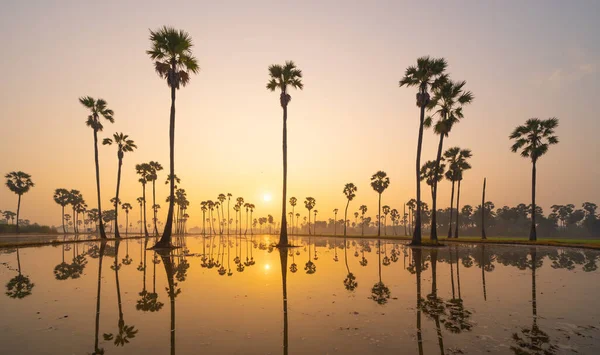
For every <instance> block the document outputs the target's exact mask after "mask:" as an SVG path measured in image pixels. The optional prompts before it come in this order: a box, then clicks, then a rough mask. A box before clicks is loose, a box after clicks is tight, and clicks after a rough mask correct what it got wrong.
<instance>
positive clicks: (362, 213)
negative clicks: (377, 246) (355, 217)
mask: <svg viewBox="0 0 600 355" xmlns="http://www.w3.org/2000/svg"><path fill="white" fill-rule="evenodd" d="M358 209H359V210H360V213H361V215H360V219H361V220H363V221H364V219H365V213H367V205H360V207H359V208H358ZM361 228H362V229H361V234H360V235H365V224H364V223H361Z"/></svg>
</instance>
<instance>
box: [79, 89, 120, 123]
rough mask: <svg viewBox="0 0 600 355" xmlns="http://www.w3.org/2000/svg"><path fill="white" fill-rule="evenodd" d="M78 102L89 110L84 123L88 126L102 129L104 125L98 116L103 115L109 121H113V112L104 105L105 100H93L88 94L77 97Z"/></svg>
mask: <svg viewBox="0 0 600 355" xmlns="http://www.w3.org/2000/svg"><path fill="white" fill-rule="evenodd" d="M79 102H80V103H81V104H82V105H83V106H85V107H86V108H88V109H89V110H90V115H89V116H88V118H87V121H86V123H85V124H86V125H87V126H88V127H92V128H93V129H94V130H96V131H102V129H103V128H104V126H103V125H102V122H101V121H100V117H104V118H105V119H106V120H107V121H108V122H110V123H115V118H114V117H113V115H114V114H115V113H114V112H113V110H111V109H109V108H107V107H106V101H105V100H103V99H98V100H95V99H94V98H92V97H90V96H84V97H80V98H79Z"/></svg>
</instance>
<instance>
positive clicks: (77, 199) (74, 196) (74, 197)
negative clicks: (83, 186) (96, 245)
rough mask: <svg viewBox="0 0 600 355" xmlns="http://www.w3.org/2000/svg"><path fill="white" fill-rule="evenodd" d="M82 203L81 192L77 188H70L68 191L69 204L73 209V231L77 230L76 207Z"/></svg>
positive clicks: (76, 231)
mask: <svg viewBox="0 0 600 355" xmlns="http://www.w3.org/2000/svg"><path fill="white" fill-rule="evenodd" d="M81 203H83V195H82V194H81V192H79V190H71V191H69V204H70V205H71V207H72V209H73V231H74V232H75V233H78V232H79V231H78V230H77V214H76V212H77V207H78V206H79V205H80V204H81Z"/></svg>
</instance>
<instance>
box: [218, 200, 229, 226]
mask: <svg viewBox="0 0 600 355" xmlns="http://www.w3.org/2000/svg"><path fill="white" fill-rule="evenodd" d="M226 199H227V197H226V196H225V194H219V196H218V197H217V200H219V203H220V205H221V217H222V218H225V213H224V212H223V202H225V200H226ZM227 212H229V210H228V211H227ZM219 226H220V231H221V234H223V230H224V229H225V226H223V225H222V224H221V223H220V221H219Z"/></svg>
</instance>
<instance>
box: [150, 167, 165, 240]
mask: <svg viewBox="0 0 600 355" xmlns="http://www.w3.org/2000/svg"><path fill="white" fill-rule="evenodd" d="M148 165H150V167H151V168H152V174H150V175H149V176H148V177H149V178H150V179H149V181H152V213H153V217H152V221H153V222H154V235H158V227H157V226H156V222H157V220H158V219H157V217H156V214H157V213H158V208H156V207H157V206H158V205H157V204H156V180H157V179H158V172H159V171H161V170H163V167H162V165H161V164H160V163H159V162H157V161H150V162H149V163H148Z"/></svg>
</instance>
